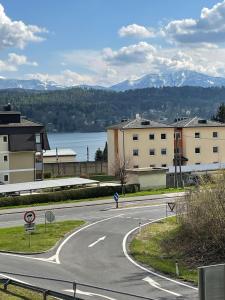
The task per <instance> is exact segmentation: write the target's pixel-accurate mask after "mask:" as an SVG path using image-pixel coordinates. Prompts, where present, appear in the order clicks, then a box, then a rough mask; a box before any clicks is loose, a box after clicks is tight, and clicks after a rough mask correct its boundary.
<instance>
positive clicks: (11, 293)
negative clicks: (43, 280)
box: [0, 284, 55, 300]
mask: <svg viewBox="0 0 225 300" xmlns="http://www.w3.org/2000/svg"><path fill="white" fill-rule="evenodd" d="M0 299H1V300H43V295H42V294H40V293H36V292H32V291H29V290H27V289H22V288H19V287H14V286H10V285H9V287H8V289H7V291H4V290H3V285H2V284H0ZM53 299H54V300H55V298H53V297H48V300H53Z"/></svg>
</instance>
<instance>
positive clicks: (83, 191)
mask: <svg viewBox="0 0 225 300" xmlns="http://www.w3.org/2000/svg"><path fill="white" fill-rule="evenodd" d="M139 190H140V185H138V184H128V185H126V193H134V192H137V191H139ZM115 192H118V193H119V194H121V192H122V188H121V186H101V187H88V188H79V189H70V190H61V191H55V192H50V193H42V194H30V195H25V196H13V197H12V196H10V197H1V198H0V207H5V206H17V205H30V204H38V203H48V202H60V201H64V200H79V199H85V198H96V197H103V196H112V197H113V195H114V193H115Z"/></svg>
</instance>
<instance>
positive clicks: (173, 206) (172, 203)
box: [167, 202, 176, 211]
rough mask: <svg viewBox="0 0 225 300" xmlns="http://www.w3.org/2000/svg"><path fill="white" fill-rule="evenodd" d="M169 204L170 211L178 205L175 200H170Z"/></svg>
mask: <svg viewBox="0 0 225 300" xmlns="http://www.w3.org/2000/svg"><path fill="white" fill-rule="evenodd" d="M167 204H168V206H169V209H170V211H174V208H175V206H176V203H175V202H168V203H167Z"/></svg>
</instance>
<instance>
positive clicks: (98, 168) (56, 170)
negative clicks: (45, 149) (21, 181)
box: [44, 161, 108, 177]
mask: <svg viewBox="0 0 225 300" xmlns="http://www.w3.org/2000/svg"><path fill="white" fill-rule="evenodd" d="M107 173H108V163H107V162H102V161H83V162H63V163H48V164H47V163H46V164H44V174H46V175H50V176H51V177H57V176H76V177H82V176H89V175H93V174H107Z"/></svg>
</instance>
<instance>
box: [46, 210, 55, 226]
mask: <svg viewBox="0 0 225 300" xmlns="http://www.w3.org/2000/svg"><path fill="white" fill-rule="evenodd" d="M45 218H46V220H47V221H48V222H49V223H52V222H53V221H55V215H54V213H53V212H52V211H51V210H47V211H46V212H45Z"/></svg>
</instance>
